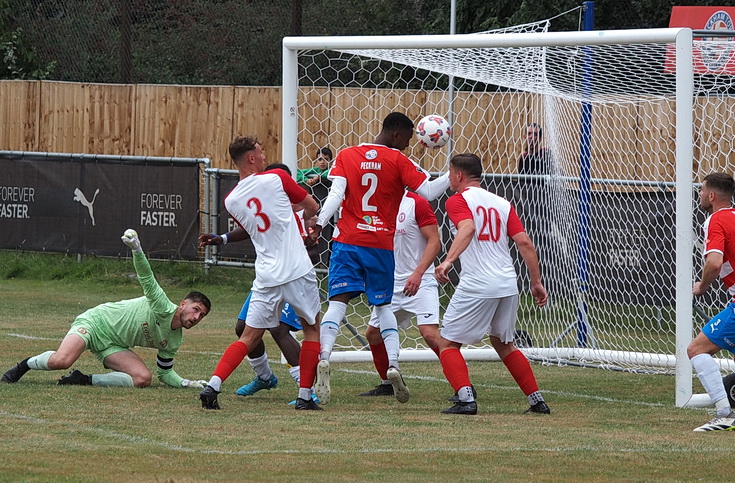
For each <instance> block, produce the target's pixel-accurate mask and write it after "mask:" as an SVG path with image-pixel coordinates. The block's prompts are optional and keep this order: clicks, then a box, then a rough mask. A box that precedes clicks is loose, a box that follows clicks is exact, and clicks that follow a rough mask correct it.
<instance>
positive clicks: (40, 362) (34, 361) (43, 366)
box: [27, 351, 56, 371]
mask: <svg viewBox="0 0 735 483" xmlns="http://www.w3.org/2000/svg"><path fill="white" fill-rule="evenodd" d="M54 354H56V351H46V352H44V353H43V354H38V355H37V356H33V357H31V358H30V359H28V362H27V364H28V367H30V368H31V369H35V370H37V371H50V370H51V369H49V368H48V360H49V359H50V358H51V356H52V355H54Z"/></svg>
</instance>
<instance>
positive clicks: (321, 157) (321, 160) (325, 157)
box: [314, 146, 333, 169]
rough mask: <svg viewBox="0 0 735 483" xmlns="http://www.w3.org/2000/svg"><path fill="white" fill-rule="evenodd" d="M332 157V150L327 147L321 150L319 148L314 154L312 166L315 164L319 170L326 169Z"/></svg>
mask: <svg viewBox="0 0 735 483" xmlns="http://www.w3.org/2000/svg"><path fill="white" fill-rule="evenodd" d="M332 156H333V155H332V150H331V149H329V148H328V147H326V146H324V147H323V148H319V150H318V151H317V152H316V158H314V164H316V165H317V166H318V167H319V169H327V167H328V166H329V163H330V162H331V161H332Z"/></svg>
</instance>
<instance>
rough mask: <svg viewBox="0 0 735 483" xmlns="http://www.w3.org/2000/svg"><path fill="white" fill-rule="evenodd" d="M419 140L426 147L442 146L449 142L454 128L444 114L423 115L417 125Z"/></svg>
mask: <svg viewBox="0 0 735 483" xmlns="http://www.w3.org/2000/svg"><path fill="white" fill-rule="evenodd" d="M416 135H417V136H418V138H419V142H420V143H421V145H422V146H424V147H426V148H432V149H436V148H440V147H442V146H444V145H445V144H447V141H449V137H450V136H451V135H452V128H451V126H450V125H449V123H448V122H447V120H446V119H444V118H443V117H442V116H439V115H437V114H432V115H430V116H426V117H423V118H422V119H421V120H420V121H419V123H418V124H417V125H416Z"/></svg>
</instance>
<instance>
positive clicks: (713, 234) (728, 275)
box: [703, 207, 735, 300]
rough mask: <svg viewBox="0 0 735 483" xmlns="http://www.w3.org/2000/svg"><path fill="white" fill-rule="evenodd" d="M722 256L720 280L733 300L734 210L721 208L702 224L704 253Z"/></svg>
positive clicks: (734, 291) (734, 274)
mask: <svg viewBox="0 0 735 483" xmlns="http://www.w3.org/2000/svg"><path fill="white" fill-rule="evenodd" d="M710 252H719V253H721V254H722V268H720V279H721V280H722V283H724V284H725V287H727V291H728V293H729V294H730V295H731V296H733V299H734V300H735V272H734V271H733V266H732V262H733V260H735V209H733V208H732V207H729V208H723V209H721V210H718V211H716V212H714V213H712V214H711V215H710V216H709V217H708V218H707V220H705V222H704V253H703V255H704V256H705V257H706V256H707V254H708V253H710Z"/></svg>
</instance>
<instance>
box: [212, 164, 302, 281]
mask: <svg viewBox="0 0 735 483" xmlns="http://www.w3.org/2000/svg"><path fill="white" fill-rule="evenodd" d="M306 195H307V193H306V190H305V189H304V188H302V187H300V186H299V185H297V184H296V182H295V181H294V180H293V179H292V178H291V177H290V176H289V175H288V174H287V173H286V172H285V171H283V170H280V169H273V170H270V171H264V172H262V173H258V174H254V175H250V176H247V177H245V178H243V179H241V180H240V181H239V182H238V183H237V185H236V186H235V188H234V189H233V190H232V191H231V192H230V194H228V195H227V197H226V198H225V208H226V209H227V211H228V212H229V213H230V216H232V218H233V219H234V220H235V221H236V222H237V223H238V225H240V227H241V228H243V229H244V230H245V231H246V232H248V234H249V235H250V239H251V240H252V242H253V246H254V247H255V253H256V255H257V258H256V260H255V280H254V281H253V289H255V290H257V289H259V288H266V287H275V286H278V285H283V284H285V283H287V282H290V281H292V280H296V279H297V278H300V277H302V276H304V275H306V274H307V273H309V271H310V270H312V265H311V260H310V259H309V255H308V254H307V253H306V248H304V240H303V238H302V235H301V230H300V228H299V226H298V223H297V221H296V217H295V216H294V212H293V209H292V208H291V204H292V203H300V202H302V201H303V200H304V198H306Z"/></svg>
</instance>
